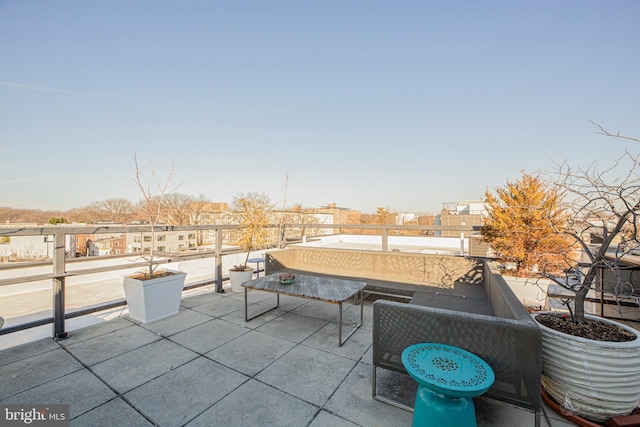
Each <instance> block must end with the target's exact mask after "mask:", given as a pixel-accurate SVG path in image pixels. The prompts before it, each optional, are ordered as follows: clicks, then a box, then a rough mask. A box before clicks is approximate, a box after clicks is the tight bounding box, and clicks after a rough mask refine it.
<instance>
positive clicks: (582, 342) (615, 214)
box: [520, 125, 640, 422]
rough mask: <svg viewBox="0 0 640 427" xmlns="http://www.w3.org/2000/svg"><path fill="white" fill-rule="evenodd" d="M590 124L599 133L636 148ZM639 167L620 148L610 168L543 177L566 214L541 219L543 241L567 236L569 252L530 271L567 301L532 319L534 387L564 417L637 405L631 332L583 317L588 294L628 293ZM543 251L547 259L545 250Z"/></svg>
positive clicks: (601, 415) (635, 344)
mask: <svg viewBox="0 0 640 427" xmlns="http://www.w3.org/2000/svg"><path fill="white" fill-rule="evenodd" d="M596 126H598V127H599V129H600V132H598V133H600V134H604V135H607V136H612V137H617V138H624V139H628V140H633V141H635V142H640V140H638V139H634V138H627V137H622V136H620V135H619V134H618V135H612V134H609V133H608V132H606V131H605V130H604V129H603V128H602V127H600V126H599V125H596ZM639 165H640V155H637V154H633V153H632V151H629V150H626V151H625V153H624V154H623V155H622V156H621V157H620V158H618V159H617V160H616V161H615V163H614V165H613V166H611V167H607V168H604V169H600V168H598V167H597V165H596V164H595V163H594V164H592V165H590V166H589V167H587V168H572V167H571V166H569V165H568V163H567V162H564V163H561V164H557V165H556V168H555V170H554V171H552V172H551V173H549V174H548V175H547V179H548V183H549V184H550V185H553V186H554V187H555V189H556V191H557V192H558V195H559V196H560V197H561V199H562V200H564V201H565V204H564V206H565V209H566V212H567V213H568V215H567V217H566V218H565V220H563V221H559V222H555V223H552V221H551V215H548V216H547V217H548V219H549V223H551V226H552V227H553V229H554V232H553V233H552V234H551V235H552V236H554V235H555V236H559V235H563V236H568V237H570V238H571V239H572V242H573V247H572V249H570V250H566V249H563V250H557V252H555V253H554V254H553V255H554V257H553V258H554V262H546V261H545V258H544V257H542V258H540V259H539V260H538V263H537V264H536V267H537V269H538V271H539V272H540V276H542V277H544V278H547V279H550V280H551V281H552V282H553V283H555V284H556V285H559V286H561V287H563V288H565V289H568V290H569V291H571V294H572V297H568V298H567V299H566V300H565V301H564V303H565V305H566V307H567V312H563V313H561V312H548V313H536V314H533V315H534V317H535V319H536V320H537V321H538V323H539V324H540V327H541V329H542V342H543V345H542V378H543V384H542V385H543V388H544V390H545V391H546V392H547V393H548V394H549V395H550V396H551V397H553V399H554V400H555V401H556V402H557V403H558V404H560V405H561V406H563V407H564V409H565V410H566V411H568V412H570V413H573V414H576V415H578V416H581V417H584V418H588V419H590V420H594V421H598V422H601V421H605V420H607V419H609V418H612V417H614V416H621V415H627V414H629V413H630V412H631V411H633V410H634V409H635V407H636V406H637V404H638V401H640V339H639V337H638V333H637V331H636V330H634V329H632V328H628V327H626V326H624V325H623V324H621V323H619V322H614V321H612V320H608V319H603V318H599V317H595V316H589V315H586V314H585V300H586V298H587V295H588V293H589V292H590V291H591V290H594V289H595V290H598V291H601V290H603V289H605V288H610V289H615V293H616V295H615V296H616V298H618V297H621V296H623V293H622V291H621V290H622V289H633V286H632V285H631V283H630V279H629V278H628V275H625V274H624V270H625V268H626V267H625V265H626V264H625V259H626V257H627V256H628V255H629V251H630V250H631V249H629V248H634V247H636V245H637V244H638V220H637V218H638V214H640V178H639V172H640V167H639ZM538 229H539V227H538ZM520 231H521V232H523V233H529V232H531V233H535V232H536V230H527V229H526V228H523V229H521V230H520ZM543 238H544V237H543ZM547 250H548V251H549V252H547V253H546V254H545V255H547V256H548V255H550V253H551V252H552V249H549V248H547ZM558 257H561V258H562V261H564V263H565V265H566V268H565V269H564V273H561V272H559V270H558V263H557V261H558V259H557V258H558ZM604 277H607V280H609V281H611V282H612V283H605V282H604V281H603V278H604ZM630 285H631V286H630Z"/></svg>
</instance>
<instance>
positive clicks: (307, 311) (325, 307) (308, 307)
mask: <svg viewBox="0 0 640 427" xmlns="http://www.w3.org/2000/svg"><path fill="white" fill-rule="evenodd" d="M338 307H339V306H338V304H329V303H326V302H322V301H311V300H307V302H306V303H304V304H302V305H300V306H298V307H296V308H295V309H293V310H291V312H292V313H296V314H301V315H303V316H309V317H315V318H316V319H321V320H326V321H330V320H332V319H336V318H337V317H338V314H339V311H338V310H339V308H338ZM342 307H343V308H342V309H343V310H344V309H345V308H346V304H343V306H342Z"/></svg>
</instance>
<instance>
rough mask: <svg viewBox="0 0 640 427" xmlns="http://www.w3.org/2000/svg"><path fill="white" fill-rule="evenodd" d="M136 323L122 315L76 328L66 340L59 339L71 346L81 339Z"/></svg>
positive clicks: (65, 344) (61, 342)
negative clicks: (96, 323)
mask: <svg viewBox="0 0 640 427" xmlns="http://www.w3.org/2000/svg"><path fill="white" fill-rule="evenodd" d="M133 324H134V322H133V321H130V320H129V318H128V317H121V318H119V319H116V320H110V321H108V322H104V323H100V324H98V325H93V326H89V327H86V328H80V329H76V330H75V331H71V332H69V335H68V337H67V338H65V339H64V340H61V341H59V342H60V344H63V345H64V346H69V345H71V344H75V343H77V342H80V341H84V340H88V339H91V338H95V337H98V336H100V335H105V334H109V333H111V332H115V331H119V330H120V329H124V328H129V327H131V326H132V325H133Z"/></svg>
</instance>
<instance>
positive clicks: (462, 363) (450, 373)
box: [402, 343, 495, 397]
mask: <svg viewBox="0 0 640 427" xmlns="http://www.w3.org/2000/svg"><path fill="white" fill-rule="evenodd" d="M402 363H403V364H404V366H405V368H406V369H407V372H408V373H409V375H411V377H412V378H413V379H414V380H416V381H417V382H418V383H421V384H425V385H426V386H427V387H428V388H430V389H432V390H434V391H436V392H439V393H441V394H444V395H446V396H449V397H473V396H479V395H481V394H482V393H484V392H485V391H487V390H489V388H490V387H491V385H492V384H493V381H494V380H495V375H494V373H493V370H492V369H491V367H490V366H489V365H488V364H487V363H486V362H485V361H484V360H482V359H481V358H479V357H478V356H476V355H475V354H473V353H470V352H468V351H466V350H463V349H461V348H458V347H453V346H450V345H446V344H436V343H420V344H414V345H412V346H409V347H407V348H406V349H404V351H403V352H402Z"/></svg>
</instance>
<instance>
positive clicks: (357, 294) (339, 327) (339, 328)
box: [338, 291, 364, 347]
mask: <svg viewBox="0 0 640 427" xmlns="http://www.w3.org/2000/svg"><path fill="white" fill-rule="evenodd" d="M358 296H359V297H360V323H358V324H357V325H356V327H355V328H353V330H352V331H351V332H349V335H347V337H346V338H345V339H344V341H342V302H340V303H338V308H339V310H340V314H339V315H338V347H342V345H343V344H344V343H346V342H347V340H348V339H349V338H350V337H351V335H353V334H354V333H355V332H356V331H357V330H358V328H359V327H360V326H362V322H363V320H364V312H363V310H364V301H363V299H362V298H363V291H360V292H358V293H356V294H355V295H354V296H353V299H354V302H355V301H357V299H358Z"/></svg>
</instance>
